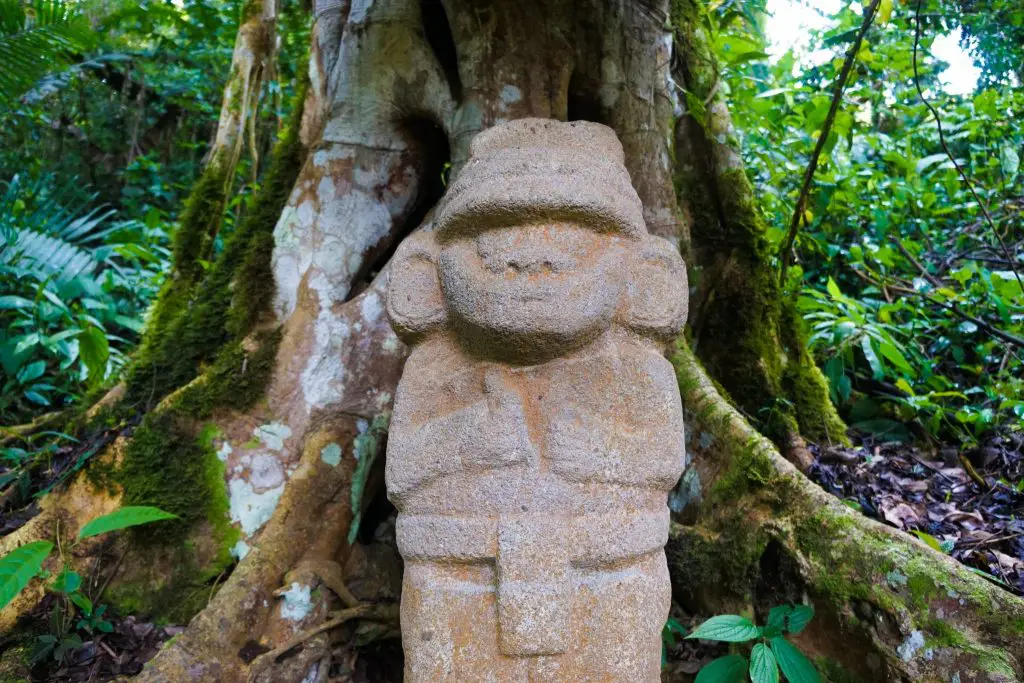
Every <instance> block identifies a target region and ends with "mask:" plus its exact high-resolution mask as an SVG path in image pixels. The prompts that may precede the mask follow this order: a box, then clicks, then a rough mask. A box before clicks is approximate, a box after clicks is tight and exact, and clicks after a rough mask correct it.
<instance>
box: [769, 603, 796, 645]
mask: <svg viewBox="0 0 1024 683" xmlns="http://www.w3.org/2000/svg"><path fill="white" fill-rule="evenodd" d="M792 611H793V606H792V605H778V606H777V607H772V608H771V610H770V611H769V612H768V622H767V623H766V624H765V626H764V629H763V634H762V635H764V636H765V637H767V638H771V637H772V636H781V635H782V633H783V631H785V629H786V617H788V616H789V614H790V612H792Z"/></svg>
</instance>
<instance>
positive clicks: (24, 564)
mask: <svg viewBox="0 0 1024 683" xmlns="http://www.w3.org/2000/svg"><path fill="white" fill-rule="evenodd" d="M51 550H53V543H50V542H49V541H35V542H34V543H26V544H25V545H23V546H21V547H20V548H15V549H14V550H12V551H11V552H9V553H7V554H6V555H4V556H3V557H2V558H0V609H3V608H4V607H6V606H7V605H8V603H10V601H11V600H13V599H14V596H16V595H17V594H18V593H20V592H21V589H23V588H24V587H25V586H27V585H28V582H29V581H31V580H32V577H33V576H35V575H36V574H38V573H39V570H40V569H41V568H42V566H43V561H44V560H45V559H46V557H47V555H49V554H50V551H51Z"/></svg>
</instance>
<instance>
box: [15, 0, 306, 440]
mask: <svg viewBox="0 0 1024 683" xmlns="http://www.w3.org/2000/svg"><path fill="white" fill-rule="evenodd" d="M299 9H300V8H299V7H298V6H297V5H295V4H294V3H293V5H292V6H291V7H288V6H286V7H284V8H283V10H284V11H283V13H282V17H281V23H282V27H281V28H282V47H283V49H282V50H281V52H280V54H279V59H278V61H279V64H278V74H277V76H278V78H277V80H272V81H270V82H269V84H268V85H267V87H266V88H265V89H264V90H265V92H264V93H263V97H264V102H263V103H262V105H261V108H260V116H261V118H260V121H259V125H258V135H257V137H258V143H257V144H258V145H259V147H260V150H259V152H260V154H259V159H260V160H261V161H263V160H265V159H267V158H268V157H269V154H267V152H269V150H270V148H271V147H272V145H273V143H274V140H275V138H276V137H277V133H278V131H279V129H280V127H281V126H282V125H283V122H284V118H285V116H286V115H287V109H288V107H289V106H290V103H291V100H292V94H293V93H294V92H295V85H296V83H297V80H298V79H297V78H296V74H297V73H298V72H299V71H300V70H301V68H302V67H300V66H299V65H298V64H297V63H296V55H298V54H304V52H305V48H306V43H307V42H308V30H307V29H306V28H305V26H306V24H305V19H304V16H303V15H302V14H301V12H300V11H299ZM241 11H242V3H241V2H239V1H236V0H227V1H221V0H200V1H193V0H185V1H184V2H174V3H171V2H158V1H152V2H147V1H144V2H130V3H129V2H118V3H103V4H102V5H101V4H98V3H89V2H63V1H62V0H34V2H32V3H28V4H22V3H21V2H20V0H11V1H10V2H4V3H0V61H2V63H3V64H4V65H5V68H3V69H0V71H2V72H3V73H4V74H5V76H4V77H0V125H2V127H3V131H4V132H3V140H4V144H3V145H0V365H2V373H3V378H2V383H0V424H4V425H16V424H19V423H23V422H27V421H29V420H31V419H32V418H34V417H37V416H39V415H40V414H42V413H47V412H50V411H54V410H60V409H62V408H65V407H68V406H70V405H72V404H74V402H75V401H76V400H78V399H80V398H81V397H82V396H83V395H84V394H85V393H86V392H88V391H89V390H90V389H95V388H96V387H99V386H103V385H110V384H112V383H113V382H114V381H115V380H116V378H117V377H118V376H119V375H120V373H121V370H122V368H124V366H125V364H126V362H127V354H128V351H129V349H130V348H132V347H133V346H134V345H135V344H136V343H137V342H138V339H139V333H140V332H141V330H142V328H143V326H144V320H145V314H146V311H147V308H148V307H149V306H150V305H151V304H152V303H153V302H154V300H155V298H156V296H157V294H158V292H159V291H160V288H161V285H162V283H163V281H164V278H165V276H166V273H167V271H168V270H169V267H170V266H169V264H170V262H171V261H172V251H173V246H172V245H173V243H174V241H175V234H176V232H177V229H176V226H177V217H178V213H179V211H180V210H181V205H182V202H183V201H184V198H185V197H186V196H187V195H188V194H189V193H190V191H191V189H192V186H193V184H194V182H195V180H196V178H197V177H198V175H199V173H200V172H201V170H202V169H203V167H204V163H205V158H204V154H205V150H206V149H207V147H208V144H209V142H210V140H211V138H212V135H213V133H214V130H215V128H216V125H217V116H218V113H219V111H220V106H221V94H222V90H223V87H224V79H225V78H226V77H227V74H228V71H229V65H230V61H231V50H232V46H233V44H234V39H235V33H236V31H237V27H238V19H239V16H240V13H241ZM8 64H10V65H16V66H18V67H20V68H19V69H8V68H6V67H7V65H8ZM15 73H18V74H21V76H19V77H18V78H14V77H13V76H12V77H7V76H6V75H11V74H15ZM251 159H252V157H251V156H247V157H246V158H243V160H242V163H241V164H240V165H239V169H238V171H237V176H238V177H237V179H236V180H235V182H234V184H233V186H234V187H235V188H236V190H235V191H234V192H233V193H232V198H231V201H230V202H229V206H228V207H227V211H226V215H225V216H224V219H223V226H224V227H223V229H222V230H221V231H220V233H219V234H218V240H217V245H216V246H217V248H218V249H219V248H221V246H222V245H223V243H224V241H225V239H227V238H228V237H229V236H230V235H231V234H232V232H233V229H234V226H235V224H236V222H237V221H238V220H239V219H241V218H242V217H243V216H244V215H245V213H246V211H247V210H248V208H249V207H248V202H249V200H250V197H251V196H252V194H253V190H255V189H256V188H257V187H258V182H257V181H256V180H254V178H256V177H258V174H259V172H260V171H261V170H262V166H263V165H264V163H261V168H258V169H254V168H252V161H251ZM199 265H200V266H202V267H204V268H205V267H206V265H207V264H206V262H205V261H204V262H202V263H200V264H199ZM17 455H20V452H18V453H17Z"/></svg>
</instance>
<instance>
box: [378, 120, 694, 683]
mask: <svg viewBox="0 0 1024 683" xmlns="http://www.w3.org/2000/svg"><path fill="white" fill-rule="evenodd" d="M435 225H436V229H435V230H434V231H432V232H425V233H422V234H419V235H415V236H414V237H412V238H410V239H408V240H406V242H405V243H404V244H403V245H402V246H401V247H400V248H399V251H398V253H397V255H396V257H395V263H394V264H393V268H392V270H391V272H392V281H391V284H390V288H389V295H388V302H387V308H388V314H389V316H390V318H391V322H392V325H393V326H394V328H395V330H396V331H397V332H398V333H399V334H400V335H401V336H402V337H403V339H404V340H405V341H407V342H408V343H409V344H410V345H412V347H413V350H412V354H411V356H410V358H409V360H408V362H407V364H406V367H405V374H404V376H403V378H402V380H401V383H400V385H399V388H398V393H397V395H396V399H395V412H394V416H393V420H392V423H391V431H390V435H389V442H388V458H387V486H388V495H389V497H390V498H391V500H392V501H393V502H394V503H395V505H396V506H397V507H398V509H399V513H400V514H399V518H398V527H397V533H398V543H399V549H400V550H401V552H402V555H403V557H404V558H405V561H406V565H405V582H404V588H403V592H402V637H403V645H404V648H405V655H406V680H409V681H412V682H413V683H416V682H419V681H477V680H481V681H482V680H489V681H510V682H511V681H517V682H518V681H523V682H525V681H528V680H548V681H585V680H586V681H598V680H600V681H623V682H624V681H630V682H633V681H644V682H650V683H653V682H654V681H657V680H659V672H660V651H661V641H660V634H661V628H662V625H663V624H664V621H665V618H666V617H667V616H668V609H669V602H670V599H671V591H670V586H669V577H668V570H667V567H666V562H665V554H664V545H665V542H666V540H667V535H668V524H669V511H668V508H667V506H666V497H667V493H668V491H669V490H670V489H671V487H672V486H673V485H674V484H675V483H676V481H677V480H678V478H679V476H680V474H681V472H682V469H683V464H684V457H685V456H684V451H683V415H682V406H681V403H680V398H679V390H678V386H677V383H676V378H675V375H674V373H673V370H672V366H671V365H670V364H669V363H668V361H667V360H666V359H665V357H664V343H665V342H666V341H668V340H670V339H672V338H673V337H674V336H675V335H677V334H678V333H679V331H680V330H681V329H682V326H683V324H684V322H685V319H686V300H687V287H686V270H685V267H684V265H683V261H682V258H681V257H680V256H679V254H678V252H677V251H676V249H675V248H674V247H673V246H672V245H671V244H670V243H668V242H667V241H665V240H663V239H661V238H658V237H653V236H651V235H648V234H647V231H646V228H645V225H644V220H643V215H642V207H641V204H640V200H639V198H638V197H637V194H636V192H635V190H634V189H633V187H632V185H631V184H630V179H629V174H628V173H627V172H626V170H625V168H624V166H623V152H622V147H621V145H620V144H619V141H618V139H617V138H616V137H615V134H614V133H613V132H612V131H611V129H609V128H606V127H604V126H601V125H598V124H594V123H584V122H574V123H559V122H556V121H549V120H542V119H520V120H517V121H513V122H511V123H507V124H503V125H500V126H497V127H495V128H492V129H489V130H487V131H484V132H483V133H481V134H479V135H478V136H477V137H476V138H475V139H474V141H473V143H472V145H471V148H470V158H469V161H468V163H467V164H466V166H465V168H464V169H463V170H462V172H461V173H460V175H459V177H458V178H457V179H456V181H455V182H454V184H453V186H452V187H451V188H450V189H449V194H448V195H447V196H446V198H445V203H444V204H442V206H441V207H440V209H439V211H438V214H437V220H436V224H435Z"/></svg>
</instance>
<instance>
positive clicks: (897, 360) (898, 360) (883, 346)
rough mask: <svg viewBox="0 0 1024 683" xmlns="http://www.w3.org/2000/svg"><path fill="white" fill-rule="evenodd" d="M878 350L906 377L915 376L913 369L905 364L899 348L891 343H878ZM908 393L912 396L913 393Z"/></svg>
mask: <svg viewBox="0 0 1024 683" xmlns="http://www.w3.org/2000/svg"><path fill="white" fill-rule="evenodd" d="M878 349H879V350H880V351H881V352H882V355H883V356H885V359H886V360H887V361H889V362H890V363H892V364H893V365H895V366H896V367H897V368H898V369H899V370H900V372H905V373H907V374H908V375H916V374H917V373H915V372H914V368H912V367H911V366H910V363H908V362H907V359H906V358H905V357H904V356H903V354H902V353H900V350H899V348H897V347H896V345H895V344H893V343H892V342H890V341H880V342H879V343H878ZM908 393H910V394H913V392H908Z"/></svg>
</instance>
